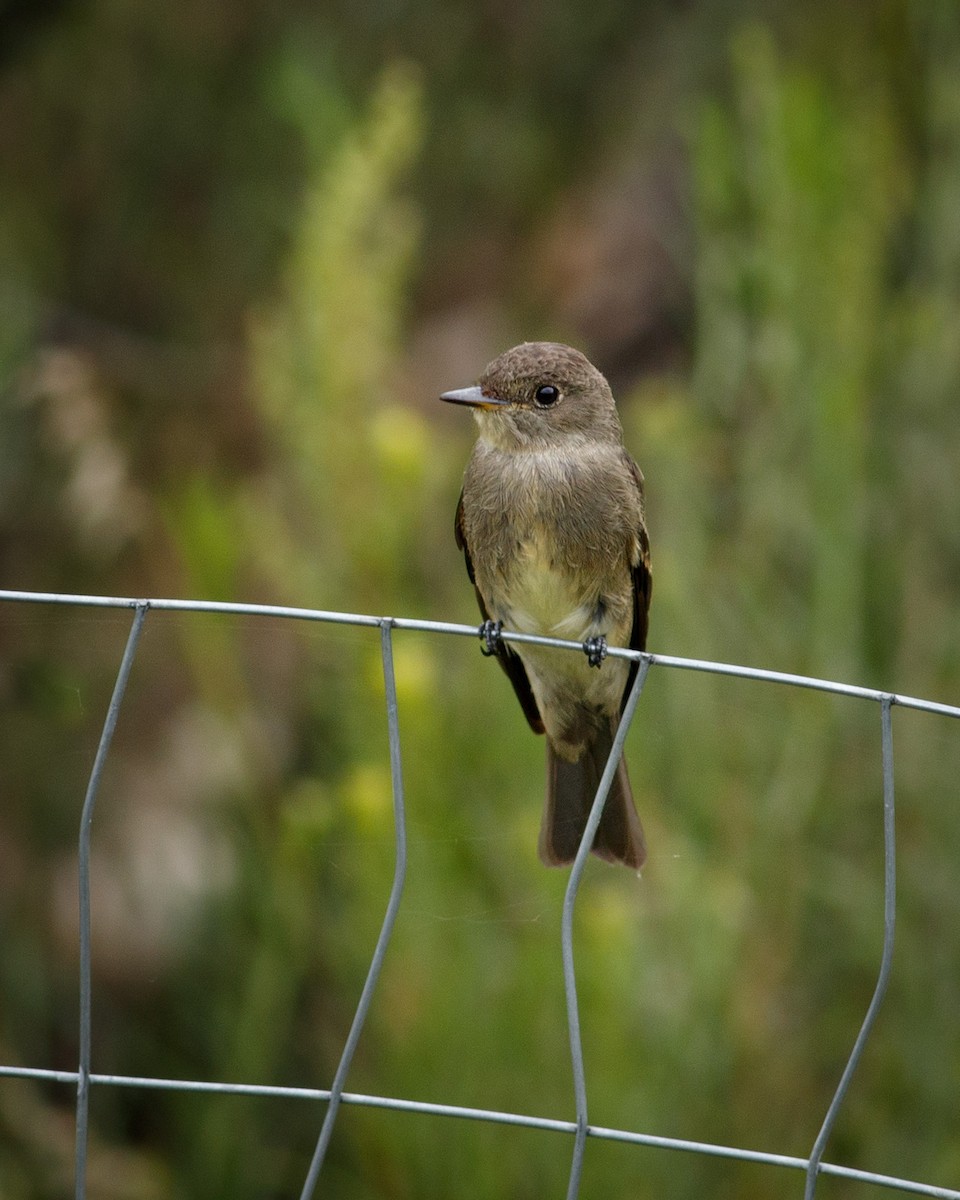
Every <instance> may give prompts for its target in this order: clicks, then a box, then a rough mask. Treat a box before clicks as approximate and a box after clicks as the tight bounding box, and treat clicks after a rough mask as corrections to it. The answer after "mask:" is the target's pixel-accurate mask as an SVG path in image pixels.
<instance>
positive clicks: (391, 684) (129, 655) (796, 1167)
mask: <svg viewBox="0 0 960 1200" xmlns="http://www.w3.org/2000/svg"><path fill="white" fill-rule="evenodd" d="M0 601H5V602H13V603H32V604H59V605H77V606H88V607H98V608H119V609H129V610H131V611H132V613H133V619H132V624H131V628H130V632H129V635H128V638H127V642H126V647H125V649H124V652H123V657H122V659H121V662H120V666H119V670H118V673H117V678H116V683H115V685H114V689H113V695H112V698H111V700H110V704H109V707H108V709H107V713H106V718H105V720H104V725H103V731H102V734H101V736H100V741H99V745H98V748H97V752H96V756H95V759H94V763H93V768H92V770H91V773H90V778H89V781H88V784H87V790H86V796H85V799H84V804H83V809H82V812H81V817H80V830H79V847H78V860H79V974H80V981H79V982H80V1005H79V1011H80V1028H79V1047H80V1061H79V1065H78V1069H77V1070H76V1071H54V1070H47V1069H44V1068H41V1067H23V1066H3V1065H0V1077H3V1076H6V1077H12V1078H22V1079H35V1080H46V1081H55V1082H58V1083H64V1084H69V1085H73V1086H75V1087H76V1173H75V1196H76V1200H84V1198H85V1196H86V1191H87V1144H88V1111H89V1100H90V1090H91V1088H93V1087H116V1088H148V1089H149V1088H152V1089H165V1090H177V1091H184V1092H201V1093H209V1094H210V1095H224V1094H231V1095H244V1096H262V1097H266V1096H272V1097H299V1098H305V1099H310V1100H319V1101H325V1102H326V1105H327V1107H326V1112H325V1114H324V1118H323V1122H322V1124H321V1128H320V1131H319V1134H318V1137H317V1143H316V1148H315V1150H314V1152H313V1157H312V1160H311V1162H310V1166H309V1170H308V1172H307V1175H306V1178H305V1180H304V1183H303V1189H302V1192H301V1200H310V1198H311V1197H313V1196H314V1195H315V1194H316V1193H317V1188H318V1184H319V1181H320V1178H321V1173H322V1170H323V1165H324V1159H325V1156H326V1153H327V1149H328V1147H329V1144H330V1140H331V1137H332V1135H333V1131H334V1127H335V1123H336V1119H337V1114H338V1111H339V1108H340V1106H341V1105H343V1104H347V1105H360V1106H365V1107H372V1108H380V1109H391V1110H394V1111H401V1112H408V1113H419V1114H430V1115H433V1116H442V1117H450V1118H454V1119H460V1120H469V1121H484V1122H489V1123H493V1124H498V1125H511V1126H522V1127H525V1128H528V1129H536V1130H546V1131H551V1132H554V1133H559V1134H565V1135H568V1136H572V1138H573V1149H572V1155H571V1165H570V1175H569V1183H568V1187H567V1200H575V1198H576V1197H578V1196H579V1194H580V1177H581V1172H582V1169H583V1161H584V1154H585V1149H586V1143H587V1139H588V1138H597V1139H603V1140H608V1141H614V1142H621V1143H627V1144H633V1145H637V1146H646V1147H653V1148H657V1149H661V1150H664V1151H682V1152H686V1153H693V1154H702V1155H708V1156H712V1157H720V1158H726V1159H736V1160H740V1161H742V1162H749V1163H757V1164H765V1165H768V1166H772V1167H781V1168H786V1169H788V1170H791V1171H795V1172H801V1173H802V1174H803V1176H804V1200H813V1198H814V1196H815V1193H816V1188H817V1180H818V1178H819V1177H820V1176H823V1175H826V1176H833V1177H836V1178H840V1179H847V1180H852V1181H858V1182H861V1183H865V1184H873V1185H875V1186H879V1187H883V1188H888V1189H892V1190H894V1191H899V1192H901V1193H907V1194H912V1195H918V1196H934V1197H941V1198H942V1200H960V1190H958V1189H953V1188H946V1187H937V1186H934V1185H932V1184H927V1183H923V1182H920V1181H918V1180H911V1179H903V1178H898V1177H896V1176H892V1175H883V1174H878V1173H875V1172H872V1171H867V1170H861V1169H857V1168H854V1167H849V1166H843V1165H841V1164H838V1163H833V1162H828V1161H826V1160H825V1159H824V1157H823V1156H824V1153H825V1152H826V1148H827V1145H828V1143H829V1140H830V1135H831V1132H832V1130H833V1128H834V1125H835V1123H836V1120H837V1116H838V1114H839V1112H840V1109H841V1106H842V1105H843V1101H844V1097H845V1096H846V1094H847V1089H848V1087H849V1085H850V1081H851V1079H852V1077H853V1074H854V1071H855V1070H856V1067H857V1063H858V1062H859V1060H860V1057H861V1055H862V1053H863V1049H864V1046H865V1045H866V1043H867V1040H868V1038H869V1037H870V1034H871V1032H872V1030H873V1028H874V1023H875V1021H876V1017H877V1014H878V1012H879V1009H880V1006H881V1003H882V1000H883V996H884V992H885V991H886V987H887V982H888V980H889V977H890V970H891V964H892V960H893V945H894V929H895V924H896V855H895V824H894V790H895V789H894V766H893V727H892V718H891V711H892V709H893V707H894V706H897V707H902V708H910V709H914V710H918V711H921V712H926V713H936V714H939V715H941V716H946V717H952V718H955V719H960V707H956V706H954V705H949V704H940V703H937V702H935V701H931V700H924V699H919V698H916V697H913V696H904V695H900V694H897V693H893V692H884V691H876V690H874V689H871V688H864V687H858V686H856V685H852V684H845V683H837V682H833V681H831V680H827V679H815V678H810V677H808V676H803V675H792V674H785V673H782V672H778V671H767V670H763V669H755V668H751V667H745V666H739V665H732V664H727V663H718V662H709V661H703V660H698V659H689V658H678V657H674V656H671V655H663V654H651V653H646V652H640V651H632V650H624V649H620V648H616V647H610V649H609V653H610V655H611V656H616V657H621V658H629V659H636V660H637V661H638V662H639V669H638V671H637V675H636V679H635V681H634V683H633V686H632V689H631V691H630V694H629V697H628V699H627V704H626V707H625V709H624V713H623V717H622V719H621V722H620V727H619V730H618V732H617V736H616V738H615V740H614V745H613V749H612V751H611V754H610V759H609V761H608V763H607V767H606V770H605V771H604V773H603V776H602V778H601V781H600V786H599V788H598V791H597V796H596V799H595V801H594V804H593V808H592V810H591V812H590V816H589V819H588V822H587V826H586V829H585V832H584V835H583V839H582V841H581V844H580V849H579V851H578V853H577V856H576V858H575V860H574V862H573V865H572V867H571V869H570V876H569V881H568V883H567V887H566V891H565V894H564V899H563V911H562V920H561V939H560V941H561V944H560V952H561V957H562V964H563V980H564V991H565V1000H566V1013H567V1024H568V1036H569V1049H570V1061H571V1067H572V1072H573V1094H574V1108H575V1119H574V1120H572V1121H562V1120H553V1119H549V1118H544V1117H538V1116H534V1115H530V1114H525V1113H513V1112H499V1111H494V1110H490V1109H483V1108H467V1107H461V1106H457V1105H449V1104H439V1103H426V1102H421V1101H415V1100H406V1099H399V1098H393V1097H389V1096H378V1095H364V1094H359V1093H354V1092H348V1091H346V1090H345V1084H346V1081H347V1076H348V1073H349V1070H350V1065H351V1062H352V1060H353V1056H354V1052H355V1051H356V1048H357V1044H358V1042H359V1040H360V1036H361V1033H362V1031H363V1026H364V1022H365V1020H366V1018H367V1014H368V1012H369V1010H370V1006H371V1003H372V1000H373V996H374V992H375V990H376V986H377V981H378V978H379V976H380V971H381V968H382V965H383V962H384V958H385V956H386V953H387V950H388V947H389V944H390V940H391V935H392V932H393V928H394V924H395V921H396V918H397V914H398V912H399V910H400V906H401V901H402V897H403V887H404V880H405V877H406V867H407V836H406V811H405V804H404V791H403V773H402V766H401V753H400V731H399V723H398V711H397V692H396V684H395V679H394V666H393V634H394V631H403V630H416V631H419V632H425V633H431V634H450V635H455V636H460V637H473V638H475V637H476V636H477V627H476V626H474V625H457V624H448V623H444V622H439V621H421V620H414V619H408V618H402V617H378V616H371V615H364V614H356V613H343V612H325V611H320V610H314V609H307V608H288V607H281V606H274V605H261V604H230V603H216V602H212V601H195V600H167V599H153V600H146V599H132V598H125V597H110V596H75V595H62V594H55V593H44V592H19V591H5V590H0ZM151 610H154V611H175V612H182V613H219V614H226V615H230V614H232V615H246V616H251V615H253V616H265V617H274V618H278V619H288V620H301V621H316V622H327V623H332V624H339V625H352V626H362V627H369V628H371V629H376V630H378V631H379V637H380V653H381V661H382V669H383V679H384V685H385V693H386V715H387V729H388V737H389V752H390V771H391V779H392V787H393V817H394V839H395V857H394V862H395V865H394V876H393V885H392V887H391V890H390V896H389V900H388V902H387V907H386V912H385V914H384V917H383V922H382V925H381V928H380V934H379V937H378V939H377V942H376V946H375V948H374V951H373V955H372V958H371V960H370V966H369V968H368V970H367V975H366V980H365V983H364V985H363V988H362V991H361V993H360V998H359V1001H358V1003H357V1006H356V1010H355V1013H354V1016H353V1021H352V1024H351V1027H350V1031H349V1033H348V1035H347V1038H346V1041H345V1043H344V1046H343V1050H342V1053H341V1056H340V1061H339V1064H338V1067H337V1070H336V1072H335V1074H334V1077H333V1080H332V1082H331V1084H330V1087H329V1088H328V1089H324V1088H316V1089H313V1088H295V1087H272V1086H260V1085H256V1084H244V1083H223V1082H217V1081H211V1082H205V1081H201V1080H190V1079H186V1080H185V1079H163V1078H142V1077H138V1076H131V1075H105V1074H98V1073H96V1072H94V1071H93V1069H92V1063H91V1027H92V1016H91V1013H92V998H93V995H92V980H91V945H90V832H91V825H92V821H93V815H94V808H95V805H96V800H97V794H98V790H99V786H100V780H101V776H102V774H103V769H104V764H105V763H106V761H107V757H108V755H109V752H110V745H111V741H112V738H113V733H114V729H115V727H116V723H117V717H118V714H119V712H120V709H121V706H122V704H123V699H124V693H125V691H126V687H127V682H128V679H129V677H130V672H131V668H132V667H133V663H134V660H135V657H136V653H137V647H138V644H139V641H140V636H141V633H142V631H143V627H144V623H145V620H146V618H147V615H148V613H149V612H150V611H151ZM502 636H503V638H504V640H505V641H507V642H513V643H532V644H537V645H545V646H556V647H559V648H561V649H567V650H569V651H570V652H571V653H578V654H579V653H582V647H581V646H580V644H579V643H576V642H565V641H558V640H556V639H552V638H542V637H534V636H531V635H526V634H519V633H511V632H509V631H507V630H504V631H503V635H502ZM652 667H657V668H665V669H670V670H683V671H699V672H704V673H708V674H714V675H727V676H736V677H738V678H741V679H749V680H755V681H758V682H766V683H774V684H780V685H785V686H788V687H797V688H808V689H812V690H815V691H819V692H825V693H831V694H833V695H840V696H849V697H855V698H858V699H861V700H864V701H867V702H871V703H874V704H876V705H877V708H878V712H879V719H880V720H879V724H880V744H881V756H882V778H883V804H882V821H883V845H884V863H883V928H884V935H883V948H882V952H881V956H880V963H879V965H878V974H877V982H876V986H875V988H874V992H873V995H872V998H871V1000H870V1003H869V1005H868V1007H867V1010H866V1013H865V1015H864V1018H863V1022H862V1024H861V1026H860V1029H859V1031H858V1032H857V1033H856V1035H855V1037H854V1039H853V1043H852V1047H851V1050H850V1054H849V1058H848V1059H847V1062H846V1064H845V1066H843V1068H842V1069H839V1065H838V1070H839V1080H838V1083H837V1086H836V1089H835V1091H834V1094H833V1097H832V1099H831V1101H830V1103H829V1105H828V1107H827V1111H826V1113H825V1115H824V1118H823V1123H822V1125H821V1127H820V1131H819V1133H818V1135H817V1137H816V1140H815V1141H814V1144H813V1146H812V1147H811V1150H810V1153H809V1155H808V1156H807V1157H805V1158H803V1157H795V1156H790V1155H784V1154H777V1153H774V1152H769V1151H764V1150H750V1149H746V1148H743V1147H739V1146H726V1145H719V1144H716V1143H709V1142H698V1141H692V1140H686V1139H679V1138H671V1137H660V1136H657V1135H655V1134H650V1133H643V1132H638V1131H635V1130H627V1129H613V1128H607V1127H604V1126H600V1125H596V1124H591V1123H590V1120H589V1115H588V1097H587V1088H586V1082H585V1071H584V1055H583V1047H582V1044H581V1037H580V1015H579V1003H578V995H577V977H576V965H575V954H574V935H573V918H574V912H575V907H576V902H577V896H578V893H579V890H580V883H581V879H582V876H583V871H584V867H585V865H586V861H587V857H588V855H589V847H590V845H591V843H592V841H593V835H594V833H595V831H596V828H597V825H598V824H599V821H600V816H601V813H602V810H603V804H604V801H605V800H606V796H607V792H608V790H609V788H610V784H611V782H612V779H613V775H614V773H615V770H616V765H617V762H618V760H619V757H620V754H621V752H622V749H623V745H624V742H625V740H626V736H627V732H628V730H629V727H630V723H631V721H632V719H633V715H634V712H635V710H636V707H637V704H638V701H639V699H640V695H641V693H642V691H643V687H644V683H645V682H646V679H647V676H648V674H649V671H650V669H651V668H652ZM958 1101H960V1097H958Z"/></svg>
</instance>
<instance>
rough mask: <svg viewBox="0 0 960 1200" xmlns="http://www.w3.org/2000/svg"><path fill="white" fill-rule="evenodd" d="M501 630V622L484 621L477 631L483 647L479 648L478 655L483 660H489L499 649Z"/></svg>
mask: <svg viewBox="0 0 960 1200" xmlns="http://www.w3.org/2000/svg"><path fill="white" fill-rule="evenodd" d="M501 629H503V622H502V621H490V620H486V621H484V623H483V624H482V625H481V626H480V628H479V629H478V630H477V633H478V634H479V635H480V640H481V641H482V642H483V645H482V646H481V647H480V653H481V654H482V655H483V656H484V658H490V657H491V656H492V655H494V654H496V652H497V650H498V649H499V648H500V630H501Z"/></svg>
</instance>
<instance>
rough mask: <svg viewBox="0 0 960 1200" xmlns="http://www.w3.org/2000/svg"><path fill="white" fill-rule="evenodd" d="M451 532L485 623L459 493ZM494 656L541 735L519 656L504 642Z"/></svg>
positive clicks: (499, 643)
mask: <svg viewBox="0 0 960 1200" xmlns="http://www.w3.org/2000/svg"><path fill="white" fill-rule="evenodd" d="M453 531H454V535H455V536H456V539H457V546H458V547H459V548H460V549H461V550H462V551H463V560H464V562H465V563H466V566H467V574H468V575H469V576H470V582H471V583H472V584H473V590H474V591H475V592H476V593H477V604H478V605H479V606H480V612H481V615H482V616H483V619H484V620H485V621H489V620H490V613H489V612H488V611H487V606H486V604H484V602H483V596H482V595H481V594H480V589H479V588H478V587H477V580H476V577H475V576H474V571H473V561H472V560H471V558H470V547H469V546H468V545H467V540H466V538H465V537H464V533H463V492H461V493H460V499H459V500H458V501H457V516H456V521H455V522H454V530H453ZM495 654H496V657H497V662H499V664H500V666H501V667H503V669H504V671H505V672H506V675H507V678H508V679H509V680H510V682H511V683H512V684H513V690H514V691H515V692H516V693H517V699H518V700H519V701H520V707H521V708H522V709H523V715H524V716H525V717H526V718H527V721H528V723H529V725H530V728H531V729H532V730H533V732H534V733H543V720H542V718H541V716H540V709H539V708H537V702H536V700H535V699H534V695H533V689H532V688H531V687H530V680H529V679H528V678H527V672H526V670H525V669H524V666H523V663H522V662H521V661H520V657H519V655H518V654H517V653H516V652H515V651H514V650H511V649H510V647H509V646H508V645H507V644H506V642H503V641H497V643H496V650H495Z"/></svg>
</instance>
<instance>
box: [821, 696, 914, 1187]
mask: <svg viewBox="0 0 960 1200" xmlns="http://www.w3.org/2000/svg"><path fill="white" fill-rule="evenodd" d="M892 703H893V697H892V696H884V697H883V698H882V699H881V701H880V736H881V755H882V761H883V951H882V953H881V956H880V973H879V975H878V977H877V984H876V987H875V988H874V991H873V996H872V997H871V1000H870V1004H869V1006H868V1007H867V1013H866V1016H865V1017H864V1018H863V1024H862V1025H861V1026H860V1032H859V1033H858V1034H857V1038H856V1041H855V1042H854V1044H853V1049H852V1050H851V1052H850V1057H849V1059H848V1060H847V1065H846V1067H845V1068H844V1070H843V1074H842V1075H841V1076H840V1082H839V1083H838V1084H837V1090H836V1092H835V1093H834V1095H833V1099H832V1100H831V1102H830V1107H829V1108H828V1109H827V1115H826V1117H824V1120H823V1125H822V1126H821V1127H820V1132H819V1133H818V1134H817V1139H816V1141H815V1142H814V1144H813V1149H812V1150H811V1152H810V1162H809V1164H808V1166H807V1178H806V1186H805V1188H804V1193H803V1198H804V1200H813V1196H814V1192H815V1190H816V1186H817V1175H818V1174H819V1172H820V1162H821V1159H822V1158H823V1153H824V1151H825V1150H826V1148H827V1141H828V1140H829V1137H830V1134H831V1132H832V1130H833V1127H834V1125H835V1124H836V1120H837V1116H838V1115H839V1112H840V1106H841V1105H842V1104H843V1100H844V1097H845V1096H846V1094H847V1089H848V1088H849V1086H850V1080H851V1079H852V1078H853V1073H854V1071H855V1070H856V1069H857V1063H859V1061H860V1056H861V1055H862V1054H863V1048H864V1046H865V1045H866V1043H867V1038H868V1037H869V1036H870V1031H871V1030H872V1029H873V1026H874V1022H875V1021H876V1019H877V1014H878V1013H879V1011H880V1005H881V1003H882V1002H883V996H884V993H885V992H886V990H887V983H888V982H889V979H890V971H891V968H892V966H893V936H894V930H895V926H896V918H897V898H896V893H897V863H896V828H895V821H894V807H893V801H894V796H893V723H892V720H891V716H890V707H891V705H892Z"/></svg>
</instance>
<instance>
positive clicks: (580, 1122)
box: [560, 658, 650, 1200]
mask: <svg viewBox="0 0 960 1200" xmlns="http://www.w3.org/2000/svg"><path fill="white" fill-rule="evenodd" d="M649 670H650V660H649V658H644V659H641V660H640V666H639V669H638V671H637V677H636V679H635V680H634V681H633V687H632V688H631V689H630V695H629V696H628V697H627V703H626V705H625V706H624V710H623V714H622V716H621V717H620V724H619V726H618V727H617V733H616V736H615V737H614V739H613V746H612V747H611V749H610V755H609V757H608V759H607V765H606V766H605V767H604V769H603V774H602V775H601V777H600V784H599V786H598V787H597V795H596V798H595V799H594V802H593V807H592V808H591V809H590V815H589V817H588V818H587V824H586V828H585V829H584V831H583V836H582V837H581V838H580V846H579V849H578V850H577V855H576V858H574V860H573V866H572V867H571V868H570V878H569V879H568V880H567V889H566V892H565V893H564V897H563V914H562V918H561V922H560V951H561V955H562V957H563V988H564V994H565V998H566V1004H567V1029H568V1035H569V1039H570V1061H571V1063H572V1065H573V1092H574V1100H575V1102H576V1113H577V1131H576V1133H575V1135H574V1141H573V1159H572V1161H571V1163H570V1180H569V1183H568V1184H567V1200H576V1198H577V1196H578V1194H579V1192H580V1176H581V1174H582V1172H583V1156H584V1153H585V1151H586V1142H587V1083H586V1073H585V1071H584V1065H583V1044H582V1041H581V1038H580V1006H579V1003H578V1001H577V972H576V969H575V966H574V961H573V911H574V907H575V905H576V901H577V894H578V893H579V891H580V880H581V879H582V878H583V872H584V868H585V867H586V865H587V858H588V857H589V855H590V847H591V846H592V845H593V838H594V834H596V832H597V827H598V826H599V824H600V818H601V817H602V816H603V807H604V805H605V804H606V802H607V796H608V794H609V792H610V787H611V785H612V783H613V777H614V775H615V774H616V773H617V767H618V766H619V763H620V756H621V754H623V746H624V742H626V740H627V733H628V732H629V729H630V723H631V722H632V721H633V714H634V712H635V711H636V708H637V701H638V700H639V699H640V693H641V692H642V691H643V685H644V683H645V682H646V678H647V672H648V671H649Z"/></svg>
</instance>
